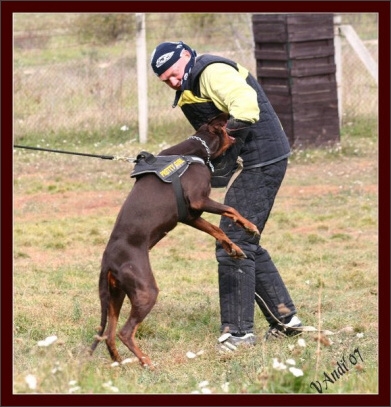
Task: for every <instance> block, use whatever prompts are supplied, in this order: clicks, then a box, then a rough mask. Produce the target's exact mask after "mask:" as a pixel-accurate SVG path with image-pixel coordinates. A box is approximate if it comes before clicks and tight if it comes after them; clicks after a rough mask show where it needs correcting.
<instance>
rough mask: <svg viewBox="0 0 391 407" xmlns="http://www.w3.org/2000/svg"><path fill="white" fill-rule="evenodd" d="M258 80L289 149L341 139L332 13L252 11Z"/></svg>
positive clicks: (325, 143)
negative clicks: (285, 135) (283, 130)
mask: <svg viewBox="0 0 391 407" xmlns="http://www.w3.org/2000/svg"><path fill="white" fill-rule="evenodd" d="M252 23H253V34H254V42H255V58H256V61H257V79H258V81H259V83H260V84H261V85H262V87H263V88H264V90H265V93H266V94H267V96H268V97H269V99H270V102H271V103H272V105H273V107H274V109H275V110H276V112H277V114H278V116H279V118H280V120H281V123H282V125H283V126H284V129H285V131H286V133H287V136H288V138H289V141H290V143H291V146H292V147H295V148H303V147H309V146H321V145H328V144H333V143H335V142H338V141H339V140H340V132H339V118H338V96H337V84H336V78H335V72H336V67H335V63H334V26H333V14H270V15H259V14H255V15H253V17H252Z"/></svg>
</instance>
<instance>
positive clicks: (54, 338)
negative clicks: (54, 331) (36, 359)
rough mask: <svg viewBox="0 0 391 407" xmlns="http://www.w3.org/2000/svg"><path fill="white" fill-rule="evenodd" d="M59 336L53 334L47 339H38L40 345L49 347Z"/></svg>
mask: <svg viewBox="0 0 391 407" xmlns="http://www.w3.org/2000/svg"><path fill="white" fill-rule="evenodd" d="M57 339H58V338H57V336H56V335H52V336H48V337H47V338H46V339H44V340H43V341H38V346H40V347H47V346H50V345H52V344H53V343H54V342H56V340H57Z"/></svg>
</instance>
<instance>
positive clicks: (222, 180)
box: [211, 118, 252, 188]
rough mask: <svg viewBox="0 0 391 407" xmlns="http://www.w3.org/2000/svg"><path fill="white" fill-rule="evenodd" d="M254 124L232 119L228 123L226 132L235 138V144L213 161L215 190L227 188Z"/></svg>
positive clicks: (212, 182) (213, 185) (212, 183)
mask: <svg viewBox="0 0 391 407" xmlns="http://www.w3.org/2000/svg"><path fill="white" fill-rule="evenodd" d="M251 124H252V123H250V122H245V121H242V120H237V119H234V118H230V119H229V120H228V121H227V126H226V131H227V133H228V134H229V135H230V136H231V137H235V144H233V145H232V147H230V148H229V149H228V150H227V151H225V153H224V154H222V155H221V156H220V157H217V158H216V159H214V160H212V164H213V166H214V172H213V174H212V179H211V185H212V187H213V188H223V187H226V186H227V184H228V182H229V179H230V178H231V176H232V174H233V173H234V171H235V169H236V166H237V163H236V160H237V158H238V156H239V154H240V151H241V149H242V147H243V144H244V142H245V140H246V138H247V136H248V134H249V127H250V126H251Z"/></svg>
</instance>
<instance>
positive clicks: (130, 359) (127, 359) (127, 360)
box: [121, 358, 138, 365]
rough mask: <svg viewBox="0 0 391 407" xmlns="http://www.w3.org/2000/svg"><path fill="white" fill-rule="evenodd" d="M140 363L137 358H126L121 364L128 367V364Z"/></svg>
mask: <svg viewBox="0 0 391 407" xmlns="http://www.w3.org/2000/svg"><path fill="white" fill-rule="evenodd" d="M135 362H138V359H137V358H126V359H124V360H123V361H122V362H121V365H126V364H127V363H135Z"/></svg>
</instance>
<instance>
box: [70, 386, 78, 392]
mask: <svg viewBox="0 0 391 407" xmlns="http://www.w3.org/2000/svg"><path fill="white" fill-rule="evenodd" d="M79 390H80V386H75V387H70V388H69V390H68V393H76V392H77V391H79Z"/></svg>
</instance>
